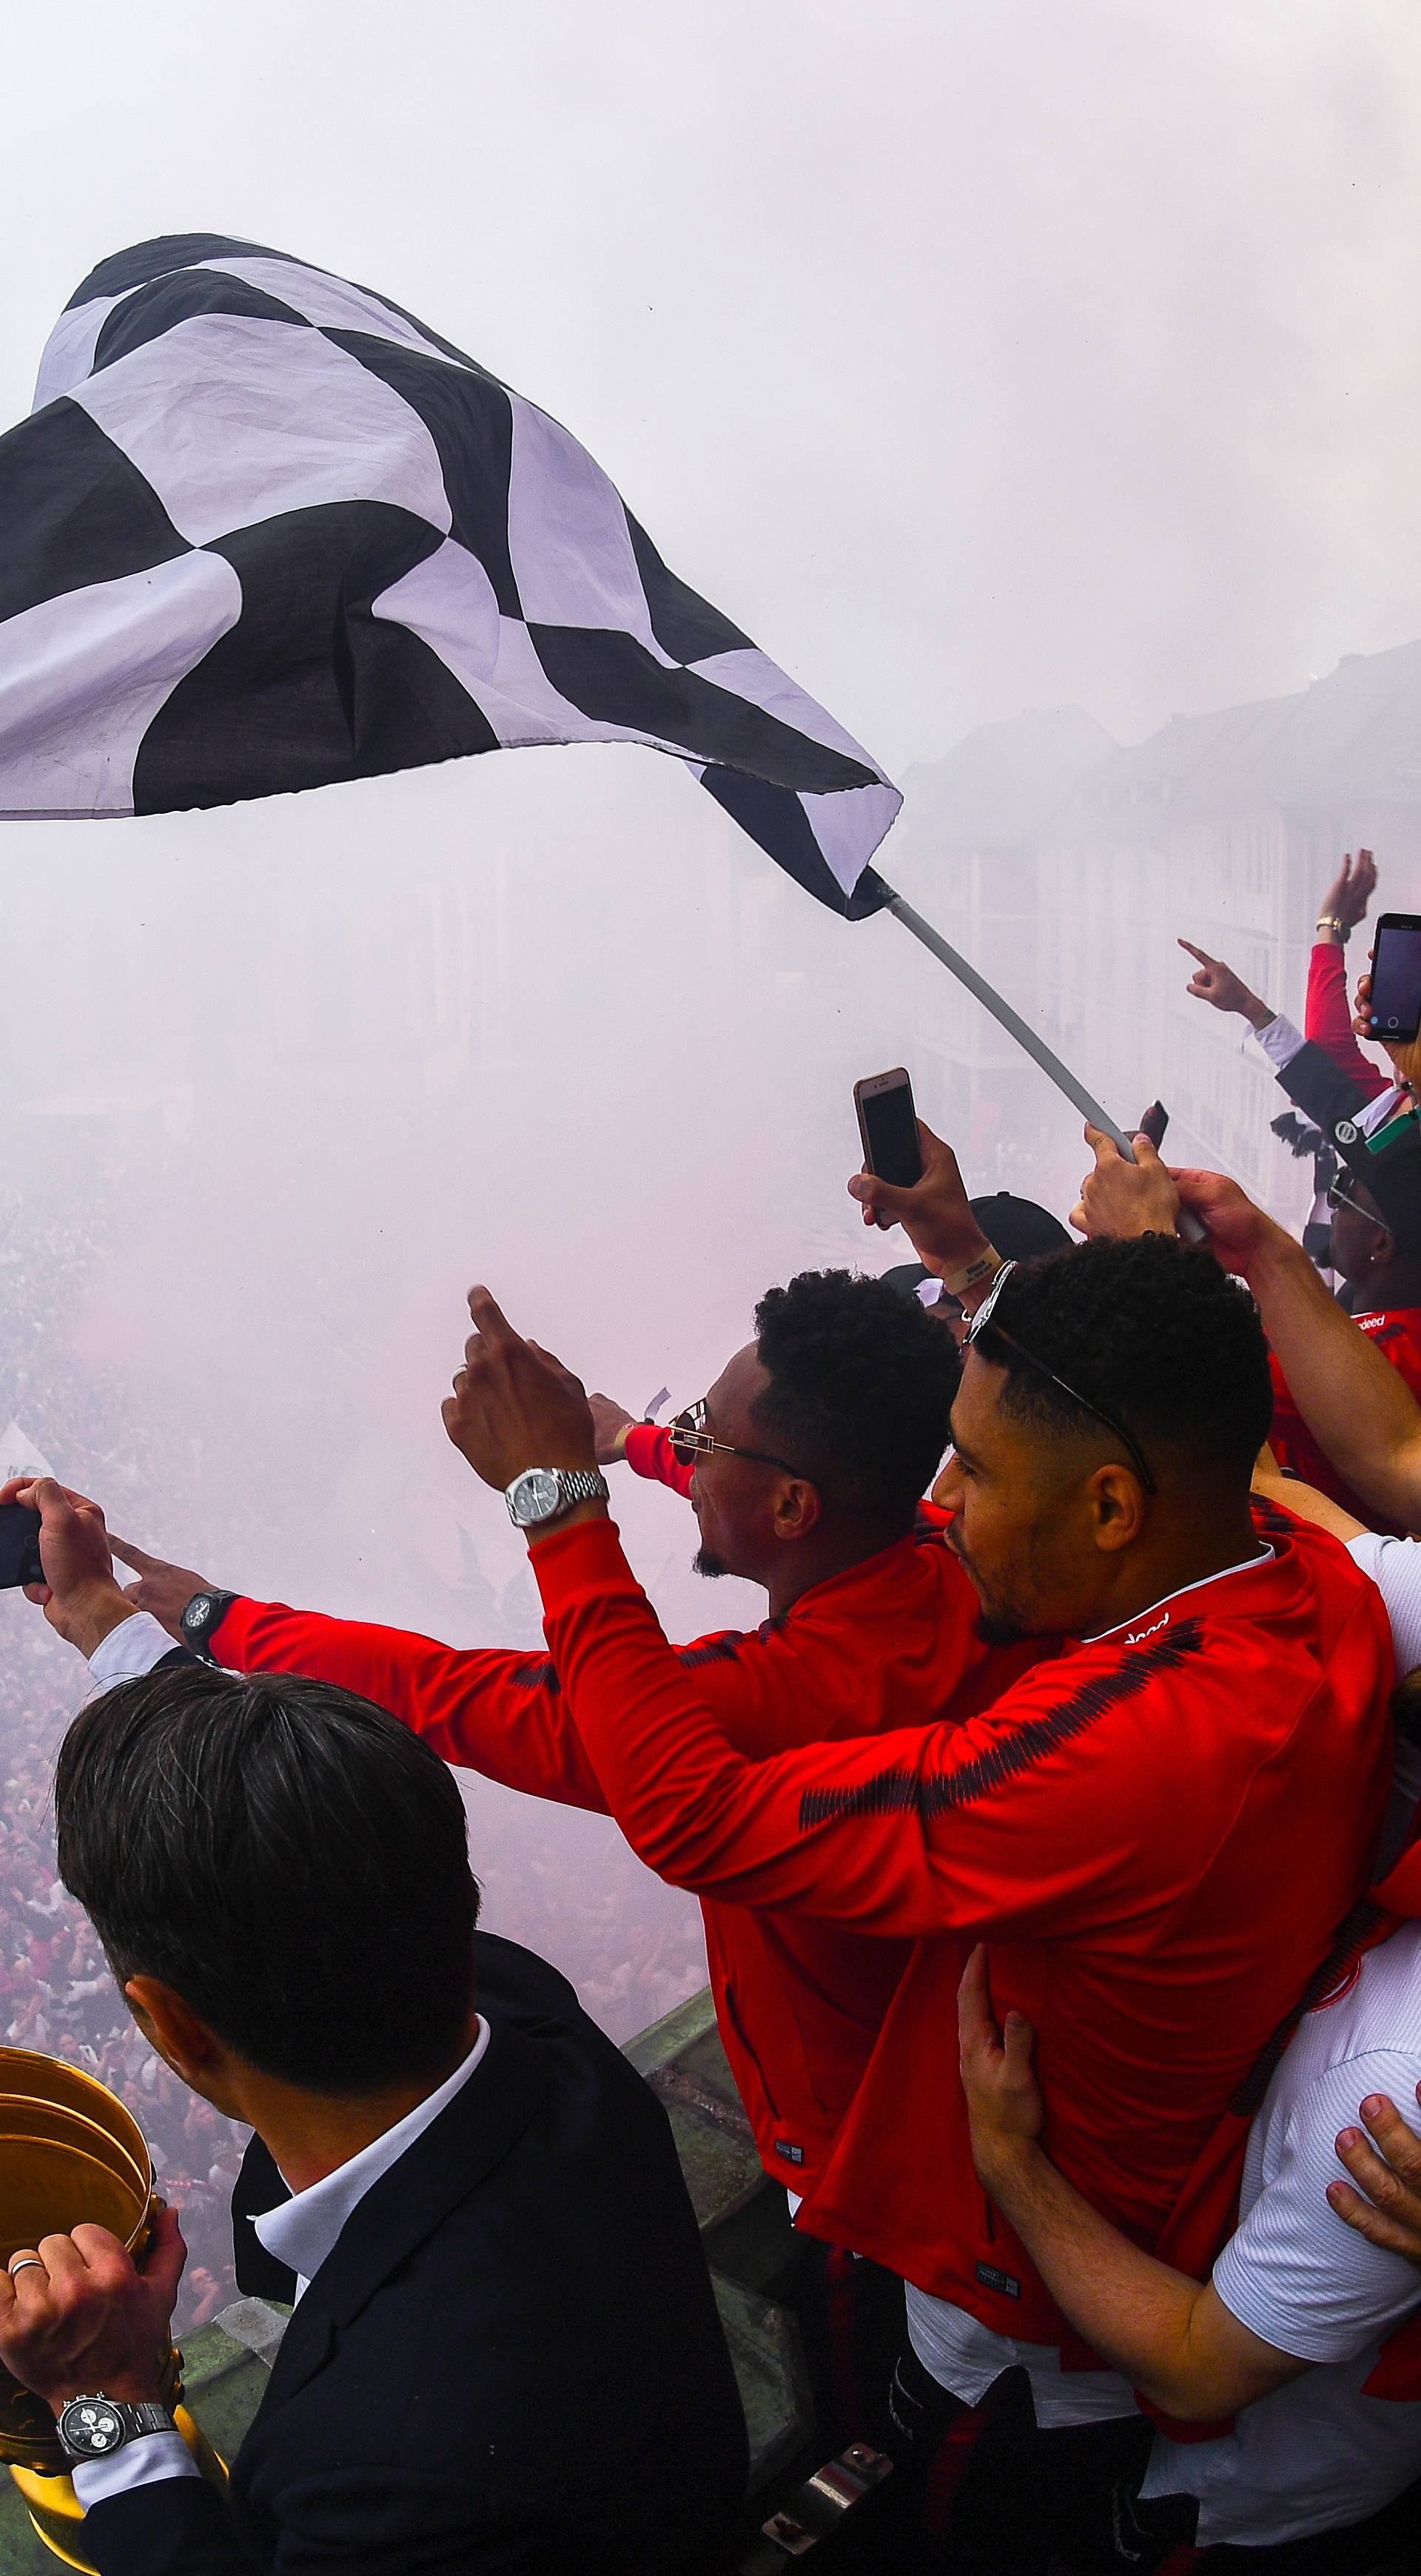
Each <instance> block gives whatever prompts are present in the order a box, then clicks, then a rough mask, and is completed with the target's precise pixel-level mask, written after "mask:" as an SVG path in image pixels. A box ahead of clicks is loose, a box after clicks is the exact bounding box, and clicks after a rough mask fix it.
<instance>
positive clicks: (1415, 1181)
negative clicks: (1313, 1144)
mask: <svg viewBox="0 0 1421 2576" xmlns="http://www.w3.org/2000/svg"><path fill="white" fill-rule="evenodd" d="M1332 1141H1333V1144H1334V1145H1335V1147H1336V1149H1337V1152H1338V1154H1339V1156H1340V1157H1341V1160H1342V1162H1343V1164H1344V1166H1345V1168H1346V1170H1347V1171H1348V1172H1349V1173H1350V1174H1351V1177H1352V1179H1353V1180H1354V1181H1358V1182H1360V1184H1361V1186H1362V1188H1363V1189H1364V1190H1367V1191H1369V1192H1370V1194H1371V1196H1372V1197H1373V1198H1374V1199H1375V1201H1376V1203H1377V1206H1378V1207H1379V1208H1380V1210H1381V1216H1382V1223H1383V1225H1384V1226H1385V1227H1386V1229H1387V1231H1388V1233H1389V1234H1390V1235H1392V1236H1393V1237H1394V1239H1395V1243H1396V1248H1397V1251H1398V1252H1401V1253H1405V1254H1406V1255H1407V1257H1408V1259H1410V1258H1414V1257H1415V1256H1417V1255H1421V1126H1418V1124H1417V1121H1416V1119H1415V1118H1414V1117H1405V1116H1403V1117H1400V1118H1395V1119H1392V1120H1391V1121H1390V1122H1389V1123H1388V1124H1387V1125H1386V1126H1384V1127H1382V1128H1381V1129H1380V1130H1379V1131H1378V1134H1377V1136H1376V1138H1375V1140H1371V1139H1369V1138H1368V1137H1366V1136H1364V1135H1363V1133H1362V1131H1361V1129H1360V1127H1358V1126H1357V1125H1356V1124H1355V1123H1354V1121H1353V1120H1352V1119H1350V1118H1339V1119H1338V1121H1337V1123H1336V1125H1335V1126H1334V1128H1333V1130H1332Z"/></svg>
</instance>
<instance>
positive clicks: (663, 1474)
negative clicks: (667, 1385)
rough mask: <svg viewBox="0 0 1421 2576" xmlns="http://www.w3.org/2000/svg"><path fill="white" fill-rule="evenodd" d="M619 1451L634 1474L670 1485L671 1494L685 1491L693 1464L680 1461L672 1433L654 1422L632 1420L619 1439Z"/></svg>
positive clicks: (692, 1470) (693, 1472) (688, 1486)
mask: <svg viewBox="0 0 1421 2576" xmlns="http://www.w3.org/2000/svg"><path fill="white" fill-rule="evenodd" d="M622 1454H623V1456H624V1457H625V1459H626V1462H627V1465H628V1466H629V1467H630V1468H631V1470H632V1473H633V1475H635V1476H646V1477H649V1478H650V1480H651V1482H652V1483H653V1484H657V1485H669V1486H670V1488H671V1491H672V1493H673V1494H681V1495H683V1496H685V1495H688V1494H689V1493H690V1490H691V1478H692V1477H693V1476H694V1474H695V1472H696V1470H695V1464H694V1462H692V1463H691V1464H690V1465H683V1464H682V1461H681V1460H680V1459H679V1458H678V1457H677V1455H676V1452H675V1450H674V1449H673V1448H672V1446H671V1434H670V1432H669V1431H663V1430H662V1428H661V1426H660V1424H659V1423H656V1422H634V1423H632V1425H631V1427H630V1429H629V1430H628V1432H627V1436H626V1438H625V1440H624V1441H623V1443H622Z"/></svg>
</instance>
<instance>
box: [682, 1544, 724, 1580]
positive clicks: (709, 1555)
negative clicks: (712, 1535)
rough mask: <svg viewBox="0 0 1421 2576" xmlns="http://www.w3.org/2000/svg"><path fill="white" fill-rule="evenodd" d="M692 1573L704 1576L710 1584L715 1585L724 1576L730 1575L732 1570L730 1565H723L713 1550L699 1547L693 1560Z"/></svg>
mask: <svg viewBox="0 0 1421 2576" xmlns="http://www.w3.org/2000/svg"><path fill="white" fill-rule="evenodd" d="M691 1572H692V1573H693V1574H704V1575H705V1576H706V1578H707V1580H708V1581H709V1582H712V1583H714V1582H717V1581H718V1580H719V1579H720V1577H721V1576H722V1575H728V1574H729V1572H730V1568H729V1566H728V1565H723V1564H722V1563H721V1560H720V1558H719V1557H718V1556H717V1555H715V1553H714V1551H713V1550H712V1549H710V1548H708V1547H698V1548H697V1550H696V1553H695V1555H694V1556H693V1557H692V1559H691Z"/></svg>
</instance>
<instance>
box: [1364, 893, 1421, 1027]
mask: <svg viewBox="0 0 1421 2576" xmlns="http://www.w3.org/2000/svg"><path fill="white" fill-rule="evenodd" d="M1372 1024H1373V1027H1374V1029H1375V1031H1376V1034H1377V1036H1378V1037H1379V1038H1414V1037H1415V1036H1416V1034H1417V1031H1418V1029H1421V921H1409V920H1390V919H1388V918H1387V917H1386V916H1385V915H1384V916H1383V918H1382V919H1381V921H1379V922H1378V924H1377V946H1376V955H1375V957H1374V959H1373V961H1372Z"/></svg>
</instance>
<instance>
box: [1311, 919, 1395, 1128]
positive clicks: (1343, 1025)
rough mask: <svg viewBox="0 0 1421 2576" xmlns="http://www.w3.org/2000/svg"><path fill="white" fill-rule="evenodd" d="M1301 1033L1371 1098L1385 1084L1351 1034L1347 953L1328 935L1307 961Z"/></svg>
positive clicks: (1378, 1092) (1378, 1096)
mask: <svg viewBox="0 0 1421 2576" xmlns="http://www.w3.org/2000/svg"><path fill="white" fill-rule="evenodd" d="M1303 1035H1304V1037H1307V1038H1311V1040H1312V1042H1313V1045H1314V1046H1318V1047H1321V1049H1322V1052H1323V1054H1324V1055H1326V1056H1329V1057H1330V1058H1331V1060H1332V1062H1333V1063H1334V1064H1335V1065H1336V1067H1337V1070H1338V1072H1339V1073H1345V1074H1348V1075H1350V1077H1351V1079H1352V1080H1353V1081H1354V1082H1360V1083H1364V1084H1365V1085H1366V1088H1367V1092H1368V1095H1369V1097H1370V1098H1371V1099H1373V1100H1377V1099H1379V1098H1380V1096H1381V1094H1382V1093H1383V1092H1384V1091H1385V1090H1386V1089H1387V1088H1388V1082H1387V1077H1386V1075H1385V1074H1384V1073H1381V1072H1379V1071H1378V1069H1377V1067H1376V1066H1375V1065H1374V1064H1373V1063H1372V1062H1371V1060H1370V1058H1369V1057H1367V1056H1364V1055H1363V1053H1362V1050H1361V1048H1360V1047H1359V1046H1358V1044H1357V1041H1356V1038H1355V1037H1354V1036H1353V1034H1352V1014H1351V1011H1350V1010H1349V1008H1348V1004H1347V955H1346V951H1345V949H1342V948H1339V947H1338V946H1337V945H1336V943H1335V942H1334V941H1332V940H1330V939H1320V940H1319V941H1318V943H1317V945H1316V947H1315V948H1314V950H1313V952H1312V956H1311V958H1310V959H1309V961H1308V998H1307V1010H1306V1013H1305V1015H1304V1019H1303Z"/></svg>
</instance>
